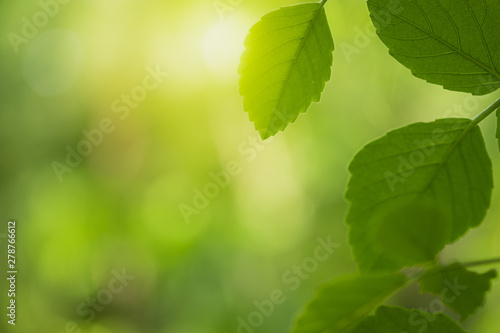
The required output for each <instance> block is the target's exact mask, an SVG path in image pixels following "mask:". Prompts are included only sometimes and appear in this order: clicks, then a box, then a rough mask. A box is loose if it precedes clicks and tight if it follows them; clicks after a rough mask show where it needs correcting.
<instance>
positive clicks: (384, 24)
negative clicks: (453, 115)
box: [368, 0, 500, 95]
mask: <svg viewBox="0 0 500 333" xmlns="http://www.w3.org/2000/svg"><path fill="white" fill-rule="evenodd" d="M368 8H369V10H370V15H371V17H372V21H373V22H374V24H375V26H376V27H377V33H378V36H379V37H380V39H381V40H382V41H383V42H384V43H385V45H387V47H388V48H389V52H390V54H391V55H392V56H393V57H394V58H396V59H397V60H398V61H399V62H400V63H402V64H403V65H404V66H406V67H407V68H409V69H411V71H412V73H413V75H415V76H416V77H419V78H421V79H424V80H427V81H428V82H430V83H435V84H439V85H442V86H443V87H444V88H446V89H449V90H454V91H462V92H469V93H472V94H475V95H484V94H487V93H490V92H492V91H495V90H497V89H498V88H499V87H500V34H499V33H498V27H499V26H500V1H498V0H477V1H470V0H419V1H415V0H368Z"/></svg>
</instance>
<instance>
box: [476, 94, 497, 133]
mask: <svg viewBox="0 0 500 333" xmlns="http://www.w3.org/2000/svg"><path fill="white" fill-rule="evenodd" d="M499 107H500V98H499V99H497V100H496V101H495V102H493V104H491V105H490V106H488V107H487V108H486V109H484V111H483V112H481V113H480V114H478V115H477V116H476V117H475V118H474V119H472V123H471V126H476V125H477V124H479V123H480V122H482V121H483V120H484V119H485V118H486V117H488V116H489V115H490V114H492V113H493V112H494V111H495V110H496V109H498V108H499Z"/></svg>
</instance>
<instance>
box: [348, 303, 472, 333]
mask: <svg viewBox="0 0 500 333" xmlns="http://www.w3.org/2000/svg"><path fill="white" fill-rule="evenodd" d="M353 333H465V331H464V329H463V328H462V327H461V326H460V325H459V324H458V323H457V322H456V321H454V320H453V319H451V318H450V317H448V316H447V315H445V314H442V313H438V314H431V313H427V312H423V311H420V310H416V309H412V310H409V309H404V308H400V307H389V306H381V307H380V308H378V309H377V312H376V313H375V315H373V316H369V317H366V318H365V320H363V321H362V322H361V323H360V324H359V326H358V327H357V328H356V329H355V330H354V331H353Z"/></svg>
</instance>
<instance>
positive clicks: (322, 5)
mask: <svg viewBox="0 0 500 333" xmlns="http://www.w3.org/2000/svg"><path fill="white" fill-rule="evenodd" d="M327 2H328V0H321V2H320V5H321V7H325V5H326V3H327Z"/></svg>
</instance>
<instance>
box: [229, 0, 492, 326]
mask: <svg viewBox="0 0 500 333" xmlns="http://www.w3.org/2000/svg"><path fill="white" fill-rule="evenodd" d="M326 2H327V1H326V0H323V1H321V3H319V4H318V3H316V4H301V5H297V6H292V7H284V8H281V9H279V10H277V11H274V12H271V13H270V14H268V15H266V16H264V17H263V18H262V20H261V21H260V22H259V23H257V24H256V25H255V26H254V27H253V28H252V29H251V30H250V34H249V35H248V37H247V39H246V41H245V46H246V51H245V52H244V54H243V56H242V58H241V65H240V70H239V72H240V75H241V78H240V93H241V95H242V96H243V97H244V108H245V110H246V111H248V113H249V117H250V120H252V121H253V122H254V124H255V128H256V129H257V130H258V131H259V132H260V135H261V137H262V139H266V138H268V137H269V136H271V135H274V134H276V133H277V132H278V131H279V130H283V129H284V128H285V127H286V126H287V125H288V124H289V123H291V122H294V121H295V119H296V118H297V116H298V115H299V113H301V112H305V111H306V109H307V108H308V107H309V106H310V104H311V102H312V101H316V102H317V101H319V99H320V95H321V93H322V91H323V89H324V85H325V82H326V81H328V79H329V78H330V67H331V65H332V59H333V58H332V52H333V50H334V46H333V40H332V38H331V32H330V29H329V27H328V22H327V20H326V14H325V10H324V6H325V4H326ZM367 4H368V9H369V11H370V15H371V18H372V20H373V22H374V24H375V26H376V28H377V34H378V36H379V38H380V39H381V40H382V42H384V44H385V45H386V46H387V47H388V49H389V53H390V54H391V55H392V56H393V57H394V58H395V59H396V60H397V61H398V62H400V63H401V64H402V65H404V66H405V67H407V68H409V69H410V70H411V72H412V74H413V75H414V76H416V77H418V78H421V79H424V80H426V81H428V82H430V83H434V84H438V85H441V86H443V87H444V88H445V89H448V90H453V91H460V92H465V93H471V94H474V95H484V94H488V93H491V92H493V91H495V90H497V89H498V88H500V72H499V68H500V36H499V35H498V33H497V27H498V26H499V25H500V3H498V1H496V0H484V1H476V2H472V1H465V0H464V1H458V2H457V1H450V0H447V1H444V0H437V1H436V0H420V1H415V0H368V1H367ZM382 16H383V17H385V20H382V21H381V20H380V17H382ZM262 87H264V88H262ZM499 106H500V99H499V100H497V101H496V102H495V103H493V104H492V105H490V106H489V107H487V108H486V109H485V110H484V111H483V112H482V113H481V114H479V115H478V116H477V117H476V118H474V119H472V120H471V119H458V118H447V119H438V120H436V121H434V122H431V123H415V124H411V125H409V126H406V127H402V128H399V129H396V130H393V131H390V132H388V133H387V134H386V135H385V136H383V137H382V138H379V139H377V140H375V141H373V142H371V143H369V144H368V145H366V146H365V147H364V148H363V149H362V150H361V151H360V152H359V153H358V154H357V155H356V156H355V157H354V159H353V160H352V162H351V164H350V166H349V171H350V173H351V179H350V181H349V185H348V189H347V192H346V199H347V200H348V202H349V203H350V208H349V213H348V215H347V217H346V224H347V225H348V227H349V241H350V244H351V247H352V250H353V253H354V257H355V259H356V261H357V263H358V267H359V269H360V273H359V274H358V275H354V276H348V277H344V278H340V279H336V280H334V281H333V282H331V283H330V284H328V285H327V286H325V287H323V288H322V289H320V290H319V291H318V293H317V295H316V296H315V298H314V299H313V300H312V301H311V302H310V303H309V304H308V305H307V306H306V309H305V311H304V313H303V314H302V315H301V316H300V317H299V318H298V320H297V322H296V325H295V326H294V329H293V332H294V333H315V332H318V333H319V332H327V331H328V332H384V333H386V332H389V333H390V332H401V330H404V331H406V332H444V333H446V332H464V330H463V329H462V328H461V327H460V324H458V323H457V322H455V321H454V320H453V319H451V318H449V317H447V316H445V315H443V314H430V313H426V312H422V311H420V310H408V309H404V308H398V307H386V306H381V307H379V308H378V309H377V310H376V312H375V314H374V315H369V314H370V313H371V312H372V311H373V310H374V309H375V308H376V307H377V306H378V305H379V304H380V303H382V302H383V301H384V300H385V299H386V298H387V297H389V296H390V295H391V294H392V293H394V292H395V291H397V290H398V289H399V288H401V287H402V286H404V285H406V283H407V282H415V281H417V280H419V282H420V286H421V291H422V292H427V291H429V292H432V293H435V294H437V295H439V296H441V297H442V299H443V302H444V303H445V304H447V305H448V306H449V307H450V308H451V309H453V310H454V311H456V312H457V313H458V314H460V315H461V317H462V320H464V319H466V318H467V317H468V316H470V315H471V314H472V313H474V312H475V311H476V309H477V308H478V307H480V306H481V305H482V304H483V303H484V298H485V294H486V292H487V291H488V290H489V289H490V282H491V280H492V279H493V278H495V277H496V271H495V270H491V271H489V272H487V273H484V274H477V273H475V272H473V271H469V270H467V269H466V268H465V266H464V265H461V264H460V263H455V264H452V265H449V266H440V265H439V264H438V262H437V255H438V254H439V252H440V251H441V250H442V249H443V248H444V246H445V245H446V244H449V243H452V242H454V241H456V240H457V239H458V238H459V237H461V236H463V235H464V234H465V233H466V232H467V231H468V230H469V229H470V228H472V227H477V226H478V225H480V224H481V222H482V221H483V219H484V217H485V215H486V212H487V210H488V208H489V206H490V201H491V194H492V189H493V175H492V165H491V161H490V158H489V155H488V153H487V150H486V147H485V142H484V139H483V136H482V134H481V130H480V129H479V126H478V125H479V123H480V122H481V121H483V120H484V119H485V118H486V117H488V116H489V115H491V114H492V113H493V112H494V111H495V110H497V109H498V107H499ZM499 112H500V111H497V116H498V125H499V126H498V127H499V130H498V132H497V138H498V139H499V146H500V134H499V133H500V114H499ZM483 263H491V261H485V262H478V263H474V264H478V265H480V264H483ZM415 265H418V267H417V269H418V274H417V275H416V276H413V277H412V278H409V280H408V279H407V278H406V276H405V275H404V274H403V273H396V271H398V270H401V269H402V268H405V267H411V266H415ZM471 266H472V265H471ZM391 272H392V273H391ZM450 281H452V282H450ZM450 283H454V284H452V285H451V287H450V285H449V284H450ZM461 284H463V285H464V286H465V287H464V288H463V290H460V293H459V294H455V295H453V297H454V298H453V302H451V301H450V299H451V298H450V295H448V293H446V292H445V291H444V290H446V288H452V287H453V286H455V285H458V286H461ZM457 288H458V287H457ZM455 291H456V290H455ZM418 318H420V319H418ZM422 318H423V319H422Z"/></svg>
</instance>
